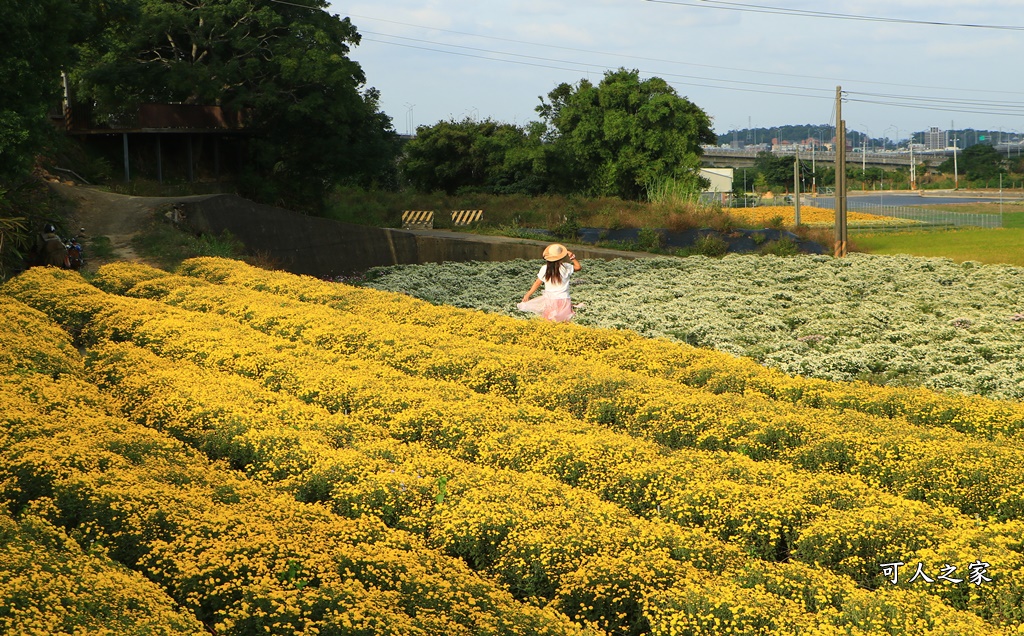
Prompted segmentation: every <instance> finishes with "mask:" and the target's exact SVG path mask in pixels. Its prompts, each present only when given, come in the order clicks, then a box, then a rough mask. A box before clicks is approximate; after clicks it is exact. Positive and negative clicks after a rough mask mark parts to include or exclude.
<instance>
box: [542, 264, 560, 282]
mask: <svg viewBox="0 0 1024 636" xmlns="http://www.w3.org/2000/svg"><path fill="white" fill-rule="evenodd" d="M544 280H546V281H548V282H549V283H554V284H555V285H557V284H559V283H561V282H562V261H548V269H547V271H546V272H544Z"/></svg>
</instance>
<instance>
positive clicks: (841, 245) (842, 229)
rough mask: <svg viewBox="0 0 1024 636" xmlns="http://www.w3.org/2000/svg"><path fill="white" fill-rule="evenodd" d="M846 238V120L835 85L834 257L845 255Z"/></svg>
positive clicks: (839, 93) (839, 90) (840, 94)
mask: <svg viewBox="0 0 1024 636" xmlns="http://www.w3.org/2000/svg"><path fill="white" fill-rule="evenodd" d="M846 240H847V237H846V121H845V120H844V119H843V89H842V87H841V86H836V242H835V256H836V258H840V257H843V256H846Z"/></svg>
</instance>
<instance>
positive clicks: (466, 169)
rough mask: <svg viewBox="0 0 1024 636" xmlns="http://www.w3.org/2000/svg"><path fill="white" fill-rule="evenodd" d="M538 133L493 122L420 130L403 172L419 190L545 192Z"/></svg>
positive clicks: (445, 124) (439, 125) (467, 121)
mask: <svg viewBox="0 0 1024 636" xmlns="http://www.w3.org/2000/svg"><path fill="white" fill-rule="evenodd" d="M540 144H541V132H540V131H539V130H538V129H537V128H536V127H535V126H532V127H531V128H530V130H529V131H528V130H524V129H523V128H520V127H519V126H515V125H512V124H504V123H499V122H496V121H494V120H491V119H485V120H483V121H475V120H472V119H469V118H467V119H463V120H462V121H454V120H448V121H441V122H438V123H436V124H434V125H433V126H420V127H419V128H417V129H416V138H415V139H413V140H412V141H410V142H409V143H408V144H406V147H405V156H404V158H403V159H402V162H401V170H402V172H403V174H404V175H405V176H406V178H408V179H409V181H410V182H412V184H413V186H414V187H415V188H416V189H418V190H421V191H425V192H432V191H437V190H440V191H444V192H447V193H449V194H454V193H455V192H458V191H460V190H467V189H474V190H480V191H489V192H527V193H535V192H536V191H537V190H543V187H544V183H543V177H542V175H543V172H544V169H543V161H542V159H541V158H542V153H541V150H540Z"/></svg>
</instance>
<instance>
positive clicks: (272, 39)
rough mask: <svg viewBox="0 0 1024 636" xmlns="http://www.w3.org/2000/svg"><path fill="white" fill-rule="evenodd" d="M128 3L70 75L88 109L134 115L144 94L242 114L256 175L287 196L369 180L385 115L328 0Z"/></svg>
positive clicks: (377, 163) (386, 148)
mask: <svg viewBox="0 0 1024 636" xmlns="http://www.w3.org/2000/svg"><path fill="white" fill-rule="evenodd" d="M129 1H131V2H132V3H133V4H134V8H135V15H131V16H125V17H124V19H110V20H108V21H107V22H106V29H105V30H104V32H103V35H102V37H99V38H96V39H95V40H94V42H92V43H91V44H90V45H89V46H88V47H86V48H84V49H83V63H82V64H81V65H80V66H79V67H78V70H77V72H76V74H75V79H76V87H77V90H78V95H79V97H85V98H88V99H89V100H91V101H92V102H93V105H94V114H95V116H96V117H98V118H101V119H102V118H107V119H109V120H111V121H117V120H120V119H124V118H130V117H131V115H132V113H133V112H134V111H135V109H136V108H137V107H138V105H139V104H142V103H146V102H158V103H175V102H181V103H193V104H218V105H221V106H222V107H224V108H226V109H228V110H231V111H234V112H243V113H246V114H247V115H248V116H249V125H250V127H251V128H252V130H253V132H254V135H253V140H254V143H253V144H252V149H253V160H254V161H255V165H256V167H257V168H258V170H259V173H260V177H261V178H260V180H257V181H254V183H263V184H268V183H269V184H273V185H275V186H276V194H277V195H278V196H280V195H284V196H286V197H287V198H289V199H290V200H293V201H294V200H296V199H299V200H303V199H304V200H319V198H320V196H321V195H322V193H323V191H324V189H325V188H326V187H328V186H329V185H331V184H332V183H338V182H341V181H363V182H366V181H367V180H369V179H372V178H373V177H374V176H375V175H376V174H377V173H379V171H381V170H383V169H385V167H386V166H388V165H389V163H390V162H391V160H392V158H393V157H394V151H395V145H394V139H395V135H394V131H393V130H392V127H391V121H390V118H388V117H387V116H385V115H384V114H383V113H382V112H380V109H379V106H378V94H377V92H376V91H375V90H373V89H365V88H364V84H365V81H366V78H365V77H364V75H363V72H362V69H361V68H360V66H359V64H358V63H356V62H354V61H352V60H351V59H349V52H350V47H351V46H353V45H355V44H358V42H359V34H358V33H357V32H356V29H355V27H354V26H353V25H352V23H351V21H350V20H349V19H348V18H344V19H342V18H339V17H338V16H332V15H330V14H328V13H326V12H325V11H323V10H322V9H323V8H324V7H326V6H327V3H326V1H325V0H291V1H290V2H287V3H284V2H268V1H266V0H129ZM301 5H308V6H301ZM268 179H269V180H268ZM268 196H273V194H271V193H268Z"/></svg>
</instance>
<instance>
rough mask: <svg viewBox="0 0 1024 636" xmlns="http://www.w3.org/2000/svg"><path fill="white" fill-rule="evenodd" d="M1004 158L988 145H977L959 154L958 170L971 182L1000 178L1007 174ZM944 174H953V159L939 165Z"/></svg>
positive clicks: (957, 160)
mask: <svg viewBox="0 0 1024 636" xmlns="http://www.w3.org/2000/svg"><path fill="white" fill-rule="evenodd" d="M1003 161H1004V157H1003V156H1002V155H1001V154H999V151H998V150H996V149H995V148H993V147H992V146H989V145H986V144H975V145H973V146H971V147H970V148H967V149H966V150H964V151H963V152H961V153H959V155H958V156H957V159H956V163H957V165H956V169H957V170H959V171H960V174H962V175H964V177H965V178H967V179H970V180H972V181H973V180H975V179H991V178H998V177H999V173H1000V172H1003V173H1005V172H1006V168H1005V167H1004V165H1003ZM939 170H941V171H942V172H944V173H950V172H953V158H952V157H950V158H949V159H946V160H945V161H943V162H942V163H941V164H940V165H939Z"/></svg>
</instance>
